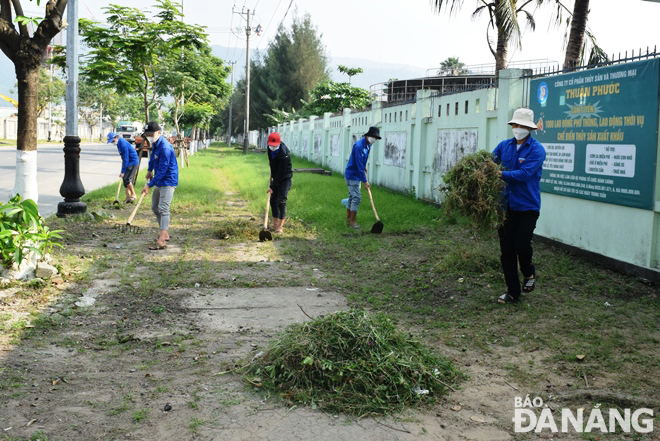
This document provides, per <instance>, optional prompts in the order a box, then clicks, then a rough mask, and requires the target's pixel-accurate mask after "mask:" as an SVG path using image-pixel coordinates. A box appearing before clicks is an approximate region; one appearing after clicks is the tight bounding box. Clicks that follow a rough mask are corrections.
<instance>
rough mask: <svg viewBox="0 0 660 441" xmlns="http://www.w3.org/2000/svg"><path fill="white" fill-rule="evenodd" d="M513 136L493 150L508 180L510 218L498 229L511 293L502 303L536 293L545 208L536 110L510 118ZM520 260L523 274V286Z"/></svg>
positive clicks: (506, 194)
mask: <svg viewBox="0 0 660 441" xmlns="http://www.w3.org/2000/svg"><path fill="white" fill-rule="evenodd" d="M509 125H510V126H511V128H512V130H513V138H511V139H507V140H504V141H502V142H500V143H499V144H498V145H497V147H495V150H493V159H494V160H495V162H497V163H498V164H501V165H502V166H503V168H504V169H503V170H501V171H500V172H499V174H500V177H501V178H502V179H503V180H504V182H506V187H505V188H504V195H503V203H504V204H505V208H506V219H505V221H504V224H503V225H502V227H501V228H500V229H499V230H498V234H499V237H500V251H501V255H500V261H501V263H502V271H503V272H504V280H505V282H506V286H507V292H506V293H505V294H503V295H502V296H500V297H499V298H498V299H497V302H498V303H516V302H518V301H519V300H520V296H521V291H522V292H526V293H529V292H532V291H533V290H534V287H535V286H536V268H535V267H534V265H533V264H532V254H533V250H532V237H533V235H534V229H535V228H536V221H537V219H538V218H539V213H540V210H541V174H542V173H543V161H544V160H545V149H544V148H543V145H541V143H540V142H539V141H537V140H536V139H534V138H532V136H531V135H530V133H531V131H532V130H536V128H537V127H536V124H535V123H534V111H533V110H531V109H526V108H520V109H517V110H516V111H515V112H513V118H511V121H509ZM518 263H520V271H521V272H522V275H523V282H522V289H521V284H520V278H519V276H518Z"/></svg>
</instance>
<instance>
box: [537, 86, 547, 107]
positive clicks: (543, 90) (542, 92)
mask: <svg viewBox="0 0 660 441" xmlns="http://www.w3.org/2000/svg"><path fill="white" fill-rule="evenodd" d="M536 98H537V99H538V100H539V104H541V107H545V102H546V101H548V85H547V84H546V83H545V81H542V82H541V84H539V89H538V91H537V92H536Z"/></svg>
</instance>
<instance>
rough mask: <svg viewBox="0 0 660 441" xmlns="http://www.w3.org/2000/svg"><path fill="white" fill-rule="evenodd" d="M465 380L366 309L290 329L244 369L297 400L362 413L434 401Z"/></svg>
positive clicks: (248, 376)
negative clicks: (452, 385) (453, 385)
mask: <svg viewBox="0 0 660 441" xmlns="http://www.w3.org/2000/svg"><path fill="white" fill-rule="evenodd" d="M462 378H463V374H462V373H461V372H460V371H458V370H457V369H456V368H455V367H454V366H453V363H452V362H451V360H449V359H448V358H445V357H442V356H438V355H435V354H433V353H432V352H431V351H430V350H429V349H427V348H426V347H425V346H424V345H422V344H421V343H419V342H417V341H415V340H414V339H413V338H411V337H410V336H409V335H408V334H404V333H403V332H400V331H399V330H397V328H396V327H395V325H394V324H393V323H392V322H391V321H390V319H389V318H387V316H385V315H384V314H380V313H379V314H370V313H367V312H364V311H360V310H351V311H343V312H338V313H335V314H330V315H327V316H324V317H320V318H317V319H315V320H313V321H312V322H309V323H303V324H296V325H292V326H290V327H289V328H287V330H286V332H285V333H284V335H283V336H281V337H280V338H278V339H277V340H274V341H273V342H272V343H271V344H270V346H269V348H268V350H267V351H266V352H265V353H264V354H263V355H262V356H261V357H256V358H255V359H254V360H253V361H252V362H251V363H250V364H249V365H248V367H247V368H246V372H245V374H244V380H245V381H246V382H247V383H249V384H251V385H253V386H255V387H258V388H263V389H265V390H267V391H271V392H275V393H277V394H280V395H281V396H282V398H283V399H285V400H286V401H288V402H290V403H300V404H306V405H310V406H312V407H313V408H317V407H318V408H321V409H323V410H326V411H328V412H333V413H334V412H343V413H347V414H351V415H355V416H358V417H362V416H366V415H384V414H390V413H394V412H399V411H401V410H402V409H403V408H404V407H406V406H415V405H422V404H431V403H434V402H435V401H436V400H437V399H438V398H439V397H441V396H442V395H444V394H445V393H447V391H448V390H449V388H450V387H451V386H450V384H456V382H457V381H459V380H460V379H462Z"/></svg>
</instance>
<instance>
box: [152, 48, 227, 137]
mask: <svg viewBox="0 0 660 441" xmlns="http://www.w3.org/2000/svg"><path fill="white" fill-rule="evenodd" d="M229 72H230V68H228V67H227V66H225V65H224V63H223V61H222V60H221V59H220V58H218V57H216V56H214V55H213V54H211V49H210V48H209V47H208V46H204V47H202V48H201V49H200V50H197V49H194V50H193V49H185V50H183V51H173V52H172V53H170V54H169V55H168V57H167V63H164V64H163V65H162V66H161V68H160V69H159V70H158V71H157V72H156V79H157V81H156V83H157V88H156V90H157V92H158V93H159V94H160V95H161V96H165V95H167V94H170V95H171V96H172V98H173V99H174V101H173V103H172V105H171V106H170V110H171V112H172V118H171V120H172V124H173V125H174V127H175V128H176V131H177V133H178V132H179V131H180V129H179V121H180V120H181V117H182V115H183V110H184V104H186V103H188V102H190V101H193V102H205V103H210V104H212V105H213V108H214V109H215V110H216V111H217V112H219V111H220V110H222V108H223V107H224V106H225V105H226V103H227V98H228V96H229V92H230V89H231V86H230V85H229V84H227V81H226V78H227V75H229Z"/></svg>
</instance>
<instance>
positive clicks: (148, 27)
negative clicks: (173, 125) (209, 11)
mask: <svg viewBox="0 0 660 441" xmlns="http://www.w3.org/2000/svg"><path fill="white" fill-rule="evenodd" d="M104 9H105V11H106V15H107V23H106V25H105V26H101V25H98V24H96V23H93V22H92V21H90V20H86V19H82V20H80V33H81V35H82V36H83V39H84V42H85V44H86V45H87V46H88V47H89V48H90V49H91V50H90V52H89V54H88V55H87V56H86V57H85V63H84V64H83V66H82V72H83V74H84V75H85V76H86V77H87V78H88V79H89V80H91V81H93V82H95V83H97V84H99V85H102V86H106V87H108V88H111V89H114V90H115V91H117V92H118V93H120V94H131V93H134V92H135V91H140V95H141V96H142V100H143V108H144V117H145V118H144V119H145V120H146V121H148V120H150V119H151V118H150V110H149V108H150V106H151V105H152V104H154V103H155V102H156V101H157V99H158V93H157V90H158V86H157V84H156V82H157V75H156V72H157V71H158V70H159V69H161V66H162V65H163V63H164V60H166V59H167V55H168V54H170V53H171V52H173V51H174V52H176V51H178V50H184V49H187V48H200V47H202V46H203V45H205V44H206V43H207V38H206V34H204V32H203V31H202V28H201V27H199V26H195V25H189V24H186V23H184V22H183V21H181V20H180V19H178V17H180V16H181V11H180V9H179V5H177V4H175V3H172V2H171V1H170V0H159V1H158V3H157V5H156V9H157V10H158V12H157V14H156V17H155V20H153V19H151V18H149V17H147V16H146V15H145V14H144V12H142V11H141V10H139V9H137V8H130V7H125V6H118V5H110V6H107V7H105V8H104Z"/></svg>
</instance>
